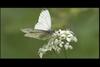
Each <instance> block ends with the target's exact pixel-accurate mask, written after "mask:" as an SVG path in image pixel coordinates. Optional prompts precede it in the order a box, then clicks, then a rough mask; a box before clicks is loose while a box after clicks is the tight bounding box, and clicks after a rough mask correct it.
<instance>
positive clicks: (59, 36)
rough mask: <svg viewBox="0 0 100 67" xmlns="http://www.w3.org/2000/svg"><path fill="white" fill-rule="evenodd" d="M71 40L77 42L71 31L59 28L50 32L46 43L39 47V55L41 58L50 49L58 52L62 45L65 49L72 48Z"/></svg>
mask: <svg viewBox="0 0 100 67" xmlns="http://www.w3.org/2000/svg"><path fill="white" fill-rule="evenodd" d="M73 41H74V42H77V38H76V37H75V36H74V33H73V32H72V31H70V30H61V29H59V30H58V31H55V33H53V34H52V36H51V39H50V40H49V41H48V44H46V45H43V47H42V48H40V49H39V51H38V53H39V56H40V58H42V57H43V55H44V54H45V53H46V52H47V51H51V50H55V51H57V52H58V53H60V50H61V48H62V47H64V48H65V49H66V50H67V49H73V47H72V45H70V42H73Z"/></svg>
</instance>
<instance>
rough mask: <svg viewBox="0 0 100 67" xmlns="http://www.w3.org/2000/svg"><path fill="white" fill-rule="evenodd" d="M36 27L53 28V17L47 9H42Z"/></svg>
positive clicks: (46, 29) (47, 29)
mask: <svg viewBox="0 0 100 67" xmlns="http://www.w3.org/2000/svg"><path fill="white" fill-rule="evenodd" d="M34 29H37V30H45V31H49V30H51V17H50V13H49V11H48V10H47V9H45V10H42V11H41V13H40V16H39V19H38V23H37V24H36V25H35V27H34Z"/></svg>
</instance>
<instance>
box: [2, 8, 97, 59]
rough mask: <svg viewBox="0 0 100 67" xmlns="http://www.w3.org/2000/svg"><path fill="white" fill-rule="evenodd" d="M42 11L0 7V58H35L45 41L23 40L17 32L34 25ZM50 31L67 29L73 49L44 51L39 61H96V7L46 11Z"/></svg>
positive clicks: (25, 38) (38, 9) (22, 36)
mask: <svg viewBox="0 0 100 67" xmlns="http://www.w3.org/2000/svg"><path fill="white" fill-rule="evenodd" d="M41 9H42V8H1V58H39V56H38V53H37V52H38V49H39V48H40V47H42V46H43V45H44V44H46V43H47V41H41V40H37V39H33V38H27V37H24V33H23V32H21V31H20V29H22V28H24V27H30V26H33V28H34V25H35V24H36V23H37V20H38V17H39V14H40V12H41ZM48 10H49V11H50V14H51V18H52V29H53V30H58V29H71V30H72V31H73V32H74V33H75V36H76V37H77V38H78V42H77V43H72V46H73V48H74V49H73V50H67V51H66V50H64V49H62V51H61V53H60V54H57V53H56V52H54V51H51V52H47V53H46V54H45V55H44V56H43V58H99V8H48Z"/></svg>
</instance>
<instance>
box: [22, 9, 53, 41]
mask: <svg viewBox="0 0 100 67" xmlns="http://www.w3.org/2000/svg"><path fill="white" fill-rule="evenodd" d="M21 31H22V32H24V33H25V35H24V36H25V37H31V38H36V39H42V40H45V39H48V38H49V37H48V36H50V35H51V33H52V32H51V16H50V14H49V11H48V10H47V9H43V10H42V11H41V13H40V16H39V19H38V22H37V24H36V25H35V27H34V29H32V28H25V29H22V30H21Z"/></svg>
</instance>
